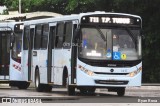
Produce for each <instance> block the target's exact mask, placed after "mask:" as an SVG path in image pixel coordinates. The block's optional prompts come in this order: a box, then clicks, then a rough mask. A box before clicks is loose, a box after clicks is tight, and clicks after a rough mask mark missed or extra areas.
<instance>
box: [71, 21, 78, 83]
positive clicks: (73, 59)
mask: <svg viewBox="0 0 160 106" xmlns="http://www.w3.org/2000/svg"><path fill="white" fill-rule="evenodd" d="M72 23H73V34H74V33H75V30H76V28H78V20H74V21H72ZM73 38H74V35H73V36H72V43H75V42H74V41H73V40H74V39H73ZM77 49H78V46H74V45H73V44H72V51H71V84H75V83H76V74H77V73H76V68H75V67H77Z"/></svg>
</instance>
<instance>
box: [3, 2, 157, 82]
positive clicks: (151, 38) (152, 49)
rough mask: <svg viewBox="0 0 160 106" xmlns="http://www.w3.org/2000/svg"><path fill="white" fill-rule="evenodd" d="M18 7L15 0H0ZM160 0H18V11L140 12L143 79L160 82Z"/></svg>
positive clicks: (62, 12)
mask: <svg viewBox="0 0 160 106" xmlns="http://www.w3.org/2000/svg"><path fill="white" fill-rule="evenodd" d="M1 3H3V4H5V5H6V6H7V7H8V8H9V10H18V0H1ZM159 4H160V0H22V12H33V11H51V12H57V13H61V14H71V13H72V14H73V13H80V12H89V11H106V12H121V13H130V14H136V15H140V16H141V17H142V20H143V34H144V35H145V40H144V41H143V82H160V67H159V66H160V48H159V45H160V25H159V24H160V14H159V13H160V7H159Z"/></svg>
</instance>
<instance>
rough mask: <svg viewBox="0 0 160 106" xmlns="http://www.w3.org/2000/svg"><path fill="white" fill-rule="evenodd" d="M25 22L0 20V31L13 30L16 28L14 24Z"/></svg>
mask: <svg viewBox="0 0 160 106" xmlns="http://www.w3.org/2000/svg"><path fill="white" fill-rule="evenodd" d="M21 23H23V22H8V21H4V22H0V31H11V30H13V29H14V26H15V25H16V24H21Z"/></svg>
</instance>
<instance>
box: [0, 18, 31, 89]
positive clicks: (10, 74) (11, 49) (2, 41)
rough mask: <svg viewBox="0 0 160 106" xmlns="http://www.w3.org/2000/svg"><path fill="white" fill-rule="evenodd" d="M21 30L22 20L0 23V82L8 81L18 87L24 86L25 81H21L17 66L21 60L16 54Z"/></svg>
mask: <svg viewBox="0 0 160 106" xmlns="http://www.w3.org/2000/svg"><path fill="white" fill-rule="evenodd" d="M22 30H23V23H22V22H10V21H5V22H1V23H0V83H9V84H10V86H17V87H18V88H24V83H26V81H25V82H22V78H21V77H22V75H23V74H22V73H21V72H20V71H21V69H20V68H19V67H18V66H19V65H20V61H21V60H20V59H21V58H20V57H19V56H18V55H19V54H20V52H21V45H22ZM12 43H14V45H11V44H12ZM28 86H29V83H28Z"/></svg>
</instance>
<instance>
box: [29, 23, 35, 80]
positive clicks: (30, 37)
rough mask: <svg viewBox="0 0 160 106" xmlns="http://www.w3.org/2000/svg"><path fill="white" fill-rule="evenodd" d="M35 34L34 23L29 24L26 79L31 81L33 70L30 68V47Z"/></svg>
mask: <svg viewBox="0 0 160 106" xmlns="http://www.w3.org/2000/svg"><path fill="white" fill-rule="evenodd" d="M34 35H35V25H31V26H30V30H29V37H28V39H29V45H28V46H29V47H28V81H32V80H33V79H32V78H33V74H32V73H33V72H32V71H33V70H32V68H33V67H32V63H33V61H32V59H33V58H32V49H33V37H34Z"/></svg>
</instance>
